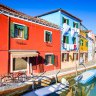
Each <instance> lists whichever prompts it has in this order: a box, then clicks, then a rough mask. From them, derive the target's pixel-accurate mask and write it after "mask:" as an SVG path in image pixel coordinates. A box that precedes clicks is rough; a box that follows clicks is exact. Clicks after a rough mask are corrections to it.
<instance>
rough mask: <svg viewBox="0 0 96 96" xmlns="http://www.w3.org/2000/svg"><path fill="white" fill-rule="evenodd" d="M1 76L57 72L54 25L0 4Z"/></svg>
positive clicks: (57, 36) (57, 43) (57, 34)
mask: <svg viewBox="0 0 96 96" xmlns="http://www.w3.org/2000/svg"><path fill="white" fill-rule="evenodd" d="M0 45H1V46H0V74H7V73H10V72H18V71H26V72H27V73H28V74H29V73H32V72H33V73H34V72H37V73H40V72H44V71H51V70H56V69H60V30H59V28H58V26H57V25H54V24H52V23H49V22H47V21H45V20H42V19H40V18H33V17H31V16H28V15H26V14H23V13H21V12H18V11H16V10H13V9H11V8H8V7H6V6H4V5H0Z"/></svg>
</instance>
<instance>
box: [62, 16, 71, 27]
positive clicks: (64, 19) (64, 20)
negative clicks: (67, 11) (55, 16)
mask: <svg viewBox="0 0 96 96" xmlns="http://www.w3.org/2000/svg"><path fill="white" fill-rule="evenodd" d="M62 18H63V20H62V23H63V24H64V23H65V24H67V25H69V19H67V18H65V17H62Z"/></svg>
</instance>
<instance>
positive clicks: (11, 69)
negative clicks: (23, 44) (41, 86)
mask: <svg viewBox="0 0 96 96" xmlns="http://www.w3.org/2000/svg"><path fill="white" fill-rule="evenodd" d="M10 61H11V65H10V72H19V71H22V72H25V71H28V73H29V57H27V68H26V69H21V70H13V56H12V54H11V60H10Z"/></svg>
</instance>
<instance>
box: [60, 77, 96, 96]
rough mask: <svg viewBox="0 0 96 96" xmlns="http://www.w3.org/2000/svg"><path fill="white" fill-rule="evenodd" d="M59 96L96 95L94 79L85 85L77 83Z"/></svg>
mask: <svg viewBox="0 0 96 96" xmlns="http://www.w3.org/2000/svg"><path fill="white" fill-rule="evenodd" d="M59 96H96V79H94V80H93V81H91V82H89V83H87V84H86V85H82V84H77V85H76V86H73V87H72V88H70V90H69V91H68V92H62V94H60V95H59Z"/></svg>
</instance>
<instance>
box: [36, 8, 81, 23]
mask: <svg viewBox="0 0 96 96" xmlns="http://www.w3.org/2000/svg"><path fill="white" fill-rule="evenodd" d="M58 11H61V12H63V13H65V14H67V15H69V16H71V17H73V18H75V19H76V20H78V21H80V22H82V20H81V19H79V18H77V17H76V16H73V15H72V14H70V13H68V12H67V11H65V10H63V9H61V8H59V9H56V10H53V11H50V12H47V13H44V14H41V15H38V16H35V17H41V16H45V15H48V14H51V13H55V12H58Z"/></svg>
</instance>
